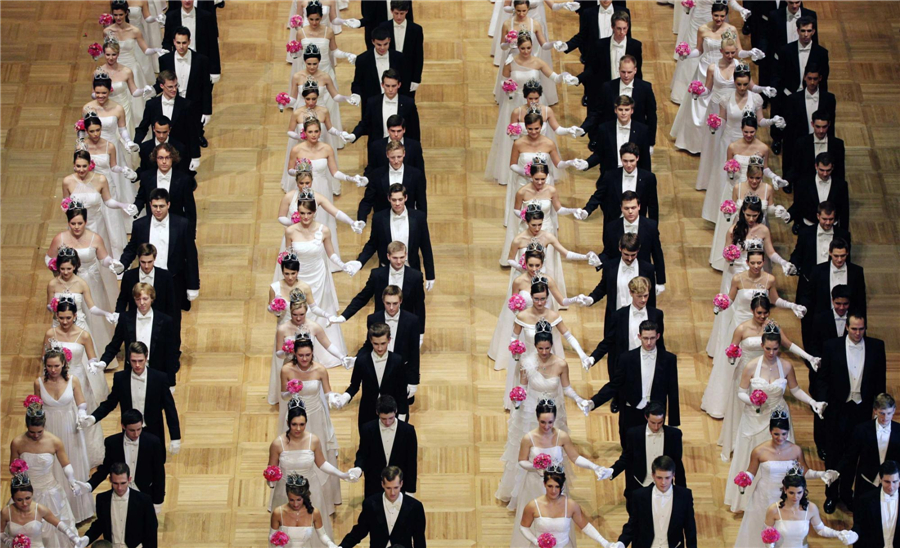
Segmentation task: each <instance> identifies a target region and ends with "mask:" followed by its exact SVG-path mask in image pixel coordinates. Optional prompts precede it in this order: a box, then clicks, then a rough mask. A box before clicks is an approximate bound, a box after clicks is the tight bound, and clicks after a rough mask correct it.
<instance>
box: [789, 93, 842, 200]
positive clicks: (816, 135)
mask: <svg viewBox="0 0 900 548" xmlns="http://www.w3.org/2000/svg"><path fill="white" fill-rule="evenodd" d="M832 120H834V115H833V114H831V113H827V112H824V111H821V110H817V111H816V112H814V113H813V115H812V134H811V135H804V136H803V137H800V138H799V139H797V142H796V143H794V149H793V152H792V154H793V159H792V160H791V165H790V166H788V169H789V171H788V173H787V174H786V175H787V180H788V181H799V180H800V179H803V178H804V177H812V176H815V174H816V157H818V156H819V154H822V153H823V152H827V153H828V154H830V155H831V159H832V160H833V161H834V171H833V173H832V174H833V176H834V177H837V178H838V179H840V180H846V179H847V169H846V167H845V166H846V163H847V162H846V157H847V153H846V150H845V148H844V140H843V139H838V138H837V137H835V136H834V129H833V128H832V126H833V124H832ZM789 186H791V187H793V185H789Z"/></svg>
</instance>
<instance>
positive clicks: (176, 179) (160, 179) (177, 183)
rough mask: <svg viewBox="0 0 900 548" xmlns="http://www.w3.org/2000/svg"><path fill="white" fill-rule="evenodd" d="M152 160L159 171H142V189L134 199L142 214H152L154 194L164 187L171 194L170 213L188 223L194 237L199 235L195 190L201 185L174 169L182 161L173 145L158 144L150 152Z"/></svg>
mask: <svg viewBox="0 0 900 548" xmlns="http://www.w3.org/2000/svg"><path fill="white" fill-rule="evenodd" d="M150 161H151V162H154V163H155V164H156V169H148V170H145V171H142V172H141V177H140V181H141V186H140V187H139V188H138V192H137V196H136V197H135V199H134V206H135V207H136V208H137V209H138V211H140V210H142V209H147V213H148V215H149V213H150V202H149V198H150V193H151V192H153V191H154V190H156V189H157V188H164V189H166V190H167V191H168V193H169V211H170V212H171V213H174V214H175V215H178V216H180V217H184V218H185V219H187V220H188V223H189V225H190V232H191V234H193V235H194V237H196V234H197V203H196V202H195V201H194V190H195V189H196V188H197V182H196V181H195V180H194V178H193V177H191V176H190V175H188V174H187V173H185V172H183V171H179V170H177V169H172V167H173V166H174V165H175V164H177V163H178V162H179V161H180V158H179V156H178V151H177V150H175V147H173V146H172V145H170V144H169V143H163V144H161V145H157V146H156V148H154V149H153V152H151V153H150Z"/></svg>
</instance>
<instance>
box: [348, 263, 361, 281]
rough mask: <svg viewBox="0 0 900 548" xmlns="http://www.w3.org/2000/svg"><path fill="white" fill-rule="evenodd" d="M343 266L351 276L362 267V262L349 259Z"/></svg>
mask: <svg viewBox="0 0 900 548" xmlns="http://www.w3.org/2000/svg"><path fill="white" fill-rule="evenodd" d="M344 267H345V268H346V270H345V272H346V273H347V274H350V277H351V278H352V277H353V276H356V273H357V272H359V271H360V269H361V268H362V263H361V262H359V261H349V262H347V263H345V264H344Z"/></svg>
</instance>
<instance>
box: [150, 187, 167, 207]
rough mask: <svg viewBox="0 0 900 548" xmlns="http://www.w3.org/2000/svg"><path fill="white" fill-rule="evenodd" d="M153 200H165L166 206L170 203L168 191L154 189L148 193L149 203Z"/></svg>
mask: <svg viewBox="0 0 900 548" xmlns="http://www.w3.org/2000/svg"><path fill="white" fill-rule="evenodd" d="M153 200H165V201H166V203H167V204H168V203H170V199H169V191H168V190H166V189H164V188H154V189H153V190H151V191H150V201H151V202H152V201H153Z"/></svg>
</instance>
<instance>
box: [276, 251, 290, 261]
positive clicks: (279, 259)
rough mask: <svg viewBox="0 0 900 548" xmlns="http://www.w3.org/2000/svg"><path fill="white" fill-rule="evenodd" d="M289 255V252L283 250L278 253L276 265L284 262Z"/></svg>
mask: <svg viewBox="0 0 900 548" xmlns="http://www.w3.org/2000/svg"><path fill="white" fill-rule="evenodd" d="M289 254H290V251H287V250H284V251H282V252H281V253H279V254H278V264H281V262H282V261H283V260H284V258H285V257H287V256H288V255H289Z"/></svg>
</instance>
